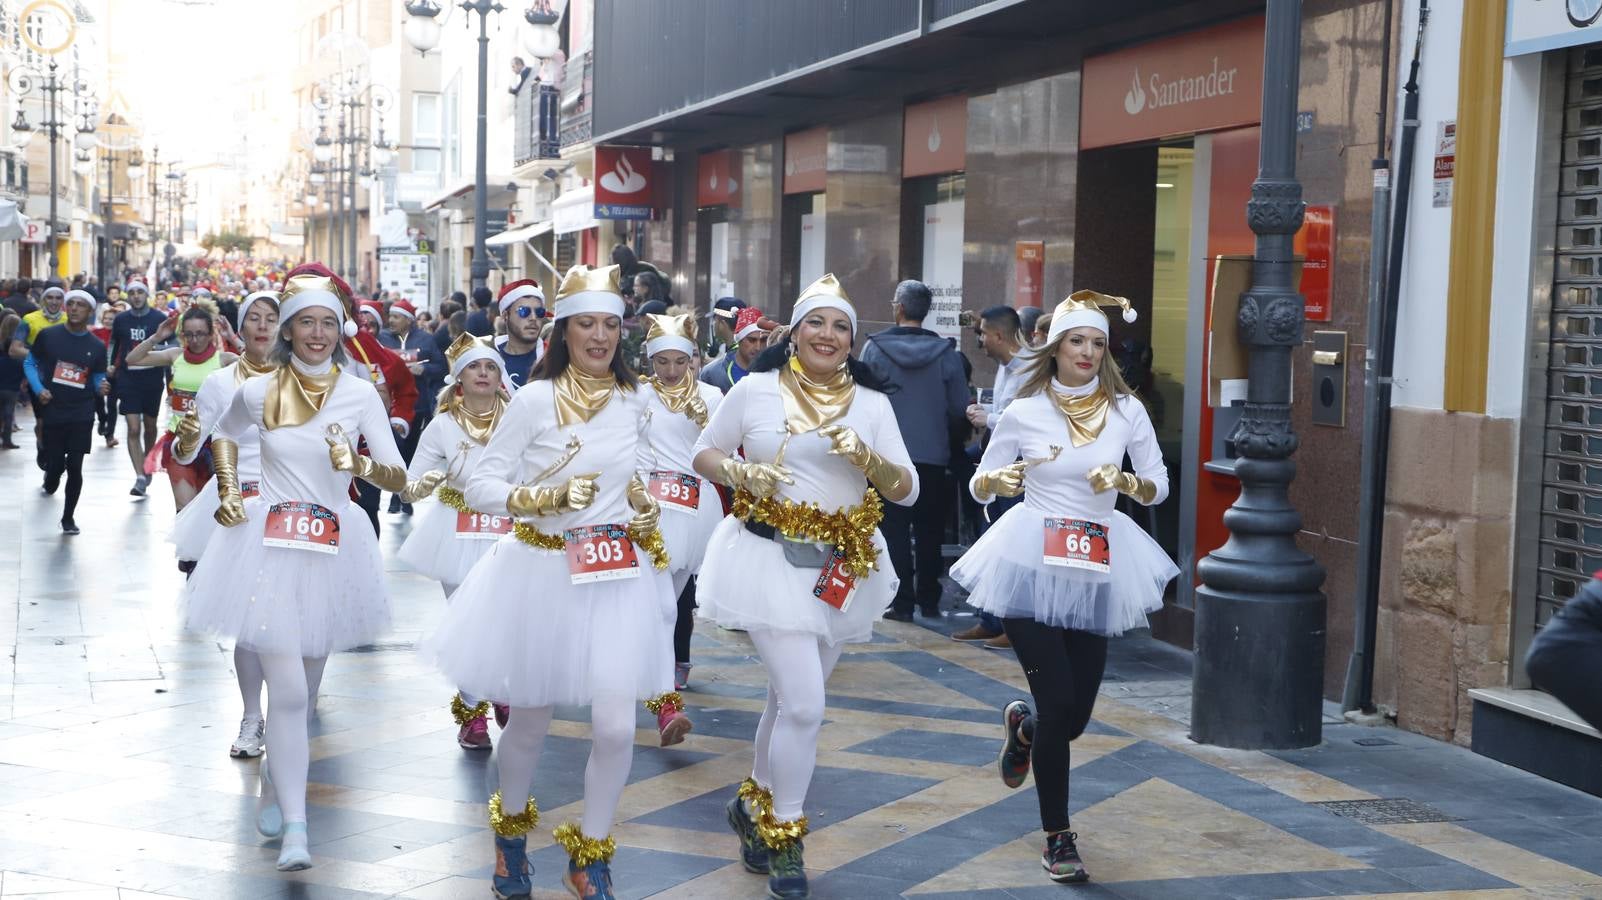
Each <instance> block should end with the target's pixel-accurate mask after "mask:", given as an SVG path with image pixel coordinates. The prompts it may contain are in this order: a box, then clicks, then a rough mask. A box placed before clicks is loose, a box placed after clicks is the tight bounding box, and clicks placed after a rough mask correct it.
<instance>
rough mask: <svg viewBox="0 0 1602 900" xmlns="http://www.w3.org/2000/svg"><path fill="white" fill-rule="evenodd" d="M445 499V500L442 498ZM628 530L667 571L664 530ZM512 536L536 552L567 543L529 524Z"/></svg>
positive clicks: (519, 526) (653, 562)
mask: <svg viewBox="0 0 1602 900" xmlns="http://www.w3.org/2000/svg"><path fill="white" fill-rule="evenodd" d="M441 499H444V498H441ZM627 530H628V535H629V540H631V541H633V542H634V546H636V547H639V548H640V549H641V550H644V551H645V552H646V553H647V554H649V555H650V557H651V565H652V566H654V567H656V568H657V569H662V570H666V569H667V567H668V552H667V544H666V543H665V542H664V541H663V540H662V530H661V529H659V528H657V529H652V530H651V531H648V532H646V533H645V534H641V533H639V532H637V531H635V530H634V529H633V528H632V527H630V528H629V529H627ZM512 536H513V537H516V538H517V539H518V540H520V541H522V542H523V543H525V544H527V545H528V546H530V547H533V548H534V549H536V550H557V551H561V550H565V549H567V541H564V540H562V536H561V535H559V534H546V533H545V532H543V531H541V530H539V529H538V528H535V527H534V526H533V525H530V524H528V523H527V522H518V523H517V524H516V525H513V526H512Z"/></svg>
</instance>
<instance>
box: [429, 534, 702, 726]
mask: <svg viewBox="0 0 1602 900" xmlns="http://www.w3.org/2000/svg"><path fill="white" fill-rule="evenodd" d="M636 550H637V552H638V553H639V554H640V577H638V578H629V579H620V580H617V581H605V582H597V583H593V584H579V585H576V584H573V583H572V582H571V581H570V580H569V577H568V570H567V557H566V555H565V554H563V553H561V552H559V551H551V550H539V549H536V548H534V547H530V546H528V545H526V544H523V543H521V542H519V541H518V540H517V539H516V538H514V537H512V536H510V535H507V536H505V537H502V538H501V539H500V540H498V541H496V542H495V543H494V544H493V545H492V547H491V549H490V551H489V553H488V555H486V556H485V557H484V559H483V560H482V561H481V562H480V563H479V564H478V565H476V566H474V567H473V571H472V572H471V573H470V574H468V576H467V578H466V579H465V580H464V581H463V582H462V585H461V587H459V588H457V589H456V593H454V594H452V595H451V600H450V605H449V606H448V607H447V608H446V610H445V615H444V619H443V620H442V621H441V623H440V626H439V629H438V630H437V631H435V632H434V633H433V634H432V635H430V636H429V637H428V638H427V639H426V640H424V641H423V642H422V644H421V645H420V646H419V647H418V653H419V654H420V655H421V656H422V658H423V659H424V660H425V661H426V662H429V663H432V664H433V665H434V667H435V668H437V669H439V670H440V671H441V672H442V673H444V674H445V676H446V677H447V678H448V679H449V680H450V681H451V683H452V684H455V685H456V686H457V687H459V688H460V689H461V690H463V691H465V692H466V693H468V694H471V695H473V696H475V697H488V698H490V699H492V700H495V701H496V702H499V703H509V704H511V705H512V706H528V707H536V706H549V705H551V704H567V705H573V706H584V705H587V704H589V703H590V701H591V700H592V699H593V698H595V697H615V696H619V695H622V696H628V697H631V698H635V699H641V700H644V699H648V698H650V697H654V696H656V695H658V694H660V693H662V692H664V691H670V690H672V689H673V640H672V633H671V631H670V630H669V629H670V626H669V625H666V624H664V623H665V622H671V621H672V620H671V618H664V616H666V615H667V612H666V611H667V610H671V609H676V608H677V607H676V605H675V599H674V597H673V581H672V579H671V578H669V577H668V574H667V573H666V572H658V571H657V570H656V569H655V568H653V567H652V566H651V563H650V560H649V558H648V557H646V556H645V554H644V551H639V550H638V548H636Z"/></svg>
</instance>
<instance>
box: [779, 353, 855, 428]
mask: <svg viewBox="0 0 1602 900" xmlns="http://www.w3.org/2000/svg"><path fill="white" fill-rule="evenodd" d="M856 395H857V383H856V382H855V381H852V380H851V373H850V372H849V371H847V370H846V367H845V366H841V367H840V368H838V369H836V370H834V374H832V375H830V376H829V379H828V380H827V381H813V380H812V378H811V377H810V376H808V375H807V373H806V371H805V370H804V369H802V368H801V361H800V360H799V359H796V358H795V357H793V356H792V357H790V362H789V364H788V365H785V366H783V367H781V368H780V369H779V397H780V398H782V399H783V400H784V424H785V426H786V427H787V428H788V429H789V430H790V433H791V434H804V433H806V432H808V431H816V430H817V429H819V428H822V427H823V426H825V425H827V424H829V423H830V422H833V421H834V420H836V419H838V418H840V417H841V416H843V415H845V414H846V410H849V409H850V408H851V400H852V398H854V397H855V396H856Z"/></svg>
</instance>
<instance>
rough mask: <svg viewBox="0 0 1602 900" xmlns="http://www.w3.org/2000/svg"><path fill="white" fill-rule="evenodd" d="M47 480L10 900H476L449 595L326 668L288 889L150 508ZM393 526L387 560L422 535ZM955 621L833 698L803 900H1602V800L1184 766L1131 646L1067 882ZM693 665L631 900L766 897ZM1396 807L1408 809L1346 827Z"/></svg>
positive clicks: (1462, 780)
mask: <svg viewBox="0 0 1602 900" xmlns="http://www.w3.org/2000/svg"><path fill="white" fill-rule="evenodd" d="M21 437H22V438H23V440H24V447H25V448H31V436H28V435H22V436H21ZM31 457H32V454H31V452H29V450H28V449H24V450H19V451H12V452H7V453H4V454H0V480H3V483H4V486H5V490H6V496H8V497H9V498H10V499H9V500H8V501H7V502H6V503H4V504H3V505H0V578H3V579H4V580H3V582H0V613H3V615H0V641H3V642H4V643H5V644H6V645H7V646H8V647H9V648H10V650H11V653H12V664H11V666H10V668H9V670H8V672H7V675H6V678H5V679H4V680H0V896H3V897H5V898H6V900H12V898H22V897H49V898H52V900H102V898H105V900H110V898H121V900H132V898H149V897H193V898H231V897H238V898H252V900H266V898H329V900H334V898H341V900H342V898H377V897H392V896H399V897H411V898H482V897H487V896H489V884H488V877H489V871H490V863H491V858H492V851H491V842H490V836H489V832H488V831H487V829H486V827H485V814H484V806H483V801H484V798H485V796H486V795H487V793H488V791H487V789H486V786H485V784H486V779H493V774H494V765H493V757H492V755H491V754H478V755H472V754H469V753H467V752H464V751H462V750H461V749H459V748H458V747H457V746H456V744H455V741H454V736H455V734H454V725H453V724H452V723H451V720H450V716H449V713H448V711H447V709H446V706H447V702H448V700H449V697H450V688H449V687H448V686H447V685H446V684H445V682H444V681H443V680H442V679H441V678H439V677H438V676H437V675H436V674H434V673H433V672H431V671H429V670H428V669H427V668H426V667H424V666H422V665H420V664H419V663H418V661H417V660H416V658H415V655H414V653H413V652H412V648H413V645H414V643H415V642H416V641H417V640H418V638H419V637H420V636H421V635H422V634H424V633H426V631H427V630H428V628H429V623H430V620H431V617H433V616H435V615H437V614H438V611H439V608H440V605H441V601H440V599H439V590H438V588H437V587H436V586H434V585H433V584H431V583H429V582H427V581H425V580H423V579H422V578H419V577H417V576H415V575H412V574H409V573H407V572H404V571H402V570H401V569H400V568H399V567H392V568H391V570H390V572H389V579H390V587H391V589H392V592H393V596H394V600H395V612H396V615H395V621H396V630H395V631H394V633H393V634H391V635H388V636H386V637H385V638H384V640H383V641H382V643H380V644H379V645H377V646H375V647H372V648H370V649H369V650H366V651H364V652H357V653H347V654H342V655H340V656H338V657H336V658H335V659H334V660H332V661H331V662H330V664H329V667H328V674H327V677H326V679H325V681H324V685H323V695H322V699H321V703H320V705H319V708H318V710H317V718H316V722H315V724H314V726H313V729H312V734H313V736H314V738H313V742H312V759H313V762H312V769H311V780H312V782H313V785H312V788H311V797H310V800H311V803H312V807H311V814H310V832H311V836H312V851H313V854H314V857H315V861H316V865H315V867H314V868H312V869H310V870H308V871H305V872H300V873H295V874H292V875H284V874H279V873H278V872H276V871H274V868H273V862H274V859H275V857H276V850H275V849H274V848H273V847H270V846H268V845H267V844H266V843H265V842H263V841H262V840H261V839H260V838H258V837H257V835H256V834H255V832H254V830H253V828H252V826H251V823H250V818H249V815H248V813H249V811H250V810H251V809H252V808H253V796H254V793H255V788H256V763H255V762H238V761H235V760H232V759H229V758H228V755H227V748H228V744H229V741H230V740H231V739H232V737H233V735H234V733H235V730H236V726H237V721H238V715H239V699H238V695H237V690H236V687H235V683H234V679H233V674H232V671H231V655H230V653H229V652H228V651H229V648H227V647H226V646H221V645H219V644H218V643H216V642H215V641H212V640H208V639H204V638H201V637H197V636H193V635H186V634H184V633H182V632H181V631H180V630H179V629H178V628H177V627H176V624H175V604H174V602H173V598H174V597H175V595H176V593H177V590H178V587H179V584H180V578H181V576H179V574H178V573H177V571H176V570H175V568H174V565H173V563H172V560H171V554H170V548H169V547H168V546H167V545H166V544H164V543H163V536H164V535H165V533H166V530H167V527H168V525H169V523H170V521H171V518H172V514H171V500H170V496H169V494H168V492H167V490H166V487H165V485H162V484H158V485H157V486H156V487H155V488H153V489H152V491H151V497H150V498H149V499H148V500H145V501H137V500H134V499H133V498H130V497H129V496H128V495H127V489H128V486H129V484H130V482H131V480H132V479H131V476H130V474H129V473H130V469H129V466H128V461H127V457H126V455H125V454H124V453H123V452H122V451H121V450H117V451H109V452H108V451H104V450H97V451H96V452H95V453H94V455H93V456H92V457H91V458H90V459H89V460H88V462H87V465H86V468H87V471H88V488H87V490H86V493H85V499H84V504H83V506H82V508H81V509H80V511H79V515H78V522H79V524H80V525H81V526H82V527H83V530H84V531H83V534H82V535H80V536H78V537H73V538H65V537H62V536H61V535H60V534H59V532H58V530H57V528H56V524H55V523H56V519H57V518H58V517H59V503H60V501H59V499H58V498H50V497H43V496H41V495H40V493H39V491H38V487H37V485H38V480H39V475H38V472H37V470H36V469H35V468H34V466H33V461H32V458H31ZM382 518H383V526H384V533H383V544H384V546H385V548H386V549H388V550H393V549H394V548H395V547H396V546H398V543H399V541H400V540H401V539H402V538H403V537H404V535H405V528H406V524H405V520H404V519H403V518H402V517H399V516H387V515H386V516H384V517H382ZM951 606H952V608H957V606H956V604H955V603H953V604H951ZM968 621H969V620H967V619H965V618H952V617H948V618H947V619H946V620H945V621H944V622H941V623H937V624H936V627H935V628H925V627H921V626H920V625H906V624H898V623H892V622H885V623H881V624H880V626H879V631H878V634H877V636H876V639H875V641H874V642H873V643H871V644H867V645H863V646H859V647H853V648H852V649H851V651H850V652H849V653H848V654H847V655H846V657H845V658H844V660H843V661H842V663H841V665H840V667H839V669H838V671H837V672H836V673H835V676H834V678H833V680H832V681H831V682H830V684H829V701H830V702H829V708H828V713H827V720H826V723H825V724H824V726H823V730H822V735H821V739H820V741H821V746H820V748H819V768H818V772H817V777H816V778H815V780H814V782H813V787H812V792H811V795H810V796H809V798H808V813H809V815H810V818H811V821H812V826H813V829H814V830H813V833H812V836H811V837H810V838H809V839H808V841H807V864H808V867H809V869H810V870H811V874H812V876H813V884H814V896H816V897H819V898H825V897H832V898H850V900H868V898H880V897H897V896H905V897H919V898H941V897H964V898H1012V897H1015V898H1034V897H1065V896H1074V897H1092V896H1095V897H1176V898H1191V897H1312V896H1391V897H1415V896H1430V897H1475V898H1504V897H1602V800H1599V799H1597V798H1593V797H1590V796H1586V795H1584V794H1580V793H1577V792H1575V791H1571V790H1569V789H1567V788H1563V787H1560V786H1557V785H1554V784H1551V783H1548V782H1545V781H1542V780H1540V779H1537V778H1534V777H1532V776H1529V775H1526V774H1525V773H1522V772H1520V771H1517V770H1514V769H1510V768H1507V767H1505V766H1502V765H1500V764H1497V763H1494V762H1491V761H1488V760H1485V759H1483V758H1480V757H1477V756H1474V755H1473V754H1471V753H1469V752H1468V751H1466V750H1464V749H1461V748H1458V747H1452V746H1447V745H1443V744H1440V743H1437V742H1434V741H1430V740H1427V739H1424V738H1420V737H1417V736H1414V735H1410V734H1407V733H1404V732H1399V731H1396V730H1394V729H1372V728H1361V727H1356V726H1351V725H1345V724H1333V723H1332V724H1330V725H1327V726H1326V728H1325V731H1324V737H1325V741H1324V743H1323V744H1322V745H1321V746H1319V747H1317V748H1314V749H1311V750H1305V751H1298V752H1291V753H1272V754H1270V753H1252V752H1238V751H1225V750H1218V749H1214V748H1209V747H1202V746H1197V745H1194V744H1192V743H1190V742H1189V741H1188V740H1187V739H1186V728H1185V725H1184V718H1185V716H1186V715H1187V714H1188V706H1189V701H1188V694H1189V682H1188V677H1189V676H1188V673H1189V665H1190V663H1189V658H1188V657H1187V656H1186V655H1185V654H1184V653H1181V652H1179V651H1177V650H1174V649H1172V648H1169V647H1166V646H1164V645H1161V644H1158V643H1156V642H1153V641H1151V640H1150V639H1145V638H1139V637H1136V638H1130V639H1124V640H1120V641H1116V642H1115V643H1114V649H1113V654H1112V661H1111V664H1110V667H1109V678H1108V680H1107V683H1106V685H1105V687H1104V689H1103V692H1102V698H1101V700H1100V702H1099V704H1098V706H1097V710H1096V721H1095V722H1094V723H1093V724H1092V727H1091V729H1090V732H1089V733H1087V734H1086V735H1085V736H1084V737H1083V738H1082V739H1081V740H1079V741H1078V742H1077V743H1075V745H1074V750H1073V764H1074V770H1073V815H1074V828H1075V830H1077V831H1078V832H1079V834H1080V848H1081V850H1082V852H1083V854H1084V857H1085V859H1086V862H1087V865H1088V866H1089V868H1090V871H1091V872H1092V873H1093V875H1094V877H1095V881H1094V882H1092V883H1091V884H1088V885H1082V886H1078V887H1059V886H1056V885H1052V884H1050V883H1049V882H1048V881H1047V880H1046V879H1045V877H1044V875H1043V873H1042V872H1041V871H1040V867H1039V862H1038V853H1039V839H1038V833H1037V831H1036V827H1037V818H1036V807H1035V798H1034V794H1033V791H1032V790H1031V789H1030V787H1029V786H1027V785H1026V786H1025V787H1024V788H1023V789H1021V790H1017V791H1009V790H1008V789H1006V788H1005V787H1004V786H1003V785H1002V784H1001V783H1000V781H999V780H998V779H997V778H996V775H995V754H996V751H997V749H998V747H999V731H1000V729H999V727H998V724H997V720H998V710H999V708H1000V707H1001V705H1002V704H1003V703H1005V702H1006V701H1007V700H1009V699H1011V698H1013V697H1015V696H1023V695H1024V694H1025V692H1024V687H1023V686H1024V682H1023V678H1022V675H1021V672H1020V671H1019V669H1018V666H1017V663H1016V661H1015V660H1014V659H1013V657H1012V656H1011V654H1010V653H998V652H995V651H989V650H985V649H982V648H980V647H977V646H970V645H965V644H959V643H956V642H953V641H951V640H949V639H948V638H947V637H946V635H945V633H943V632H944V631H949V630H950V629H952V628H954V627H959V626H962V625H965V624H967V622H968ZM695 656H696V660H695V661H696V667H695V670H694V672H693V675H692V690H691V691H690V692H689V694H688V695H687V697H688V700H689V704H690V712H691V713H692V715H693V716H694V719H695V724H696V728H695V733H694V734H693V735H692V736H691V737H690V738H689V740H688V741H687V742H685V743H684V744H683V745H681V746H680V747H678V748H674V749H668V750H663V749H660V748H658V747H656V746H655V745H656V734H655V730H654V728H653V727H652V723H651V721H650V719H649V717H648V716H647V715H646V714H645V713H644V712H643V711H642V713H641V717H640V731H639V734H638V743H637V746H636V753H635V759H634V767H633V774H632V777H631V783H630V787H629V788H628V790H627V791H626V792H625V793H624V795H623V804H622V808H621V809H620V811H619V821H620V824H619V825H618V827H617V828H616V830H615V834H616V836H617V839H618V843H619V845H620V849H619V851H618V855H617V858H616V862H615V867H614V872H615V875H616V880H617V885H618V889H619V892H620V896H623V897H645V896H656V897H672V898H724V897H728V898H743V897H759V896H762V895H763V889H764V883H763V881H762V880H761V879H760V878H758V877H757V876H753V875H749V874H747V873H745V872H744V871H743V870H742V869H741V868H740V866H739V864H738V861H737V852H736V850H737V848H736V843H735V840H734V838H733V836H732V835H731V834H729V833H728V831H727V828H726V826H725V825H724V823H723V820H722V809H721V807H722V803H723V802H724V800H725V799H726V798H727V797H728V796H729V795H730V793H731V792H732V790H733V789H734V786H735V785H736V784H737V783H738V782H739V780H740V779H741V778H742V777H743V776H745V775H746V774H747V773H748V772H749V769H750V739H751V735H752V732H753V730H754V728H755V725H756V721H757V717H758V714H759V712H760V709H761V705H762V699H761V698H762V694H763V689H764V679H763V673H762V669H761V667H760V666H759V665H758V664H757V662H756V660H755V659H754V657H753V655H752V651H751V647H750V645H749V643H748V642H747V641H746V640H745V639H744V638H743V636H741V635H739V634H735V633H731V632H725V631H720V630H718V629H716V628H713V627H710V626H707V625H705V624H704V623H703V624H702V625H701V626H700V629H699V631H698V633H697V635H696V646H695ZM585 734H586V725H585V724H584V719H583V717H582V715H581V714H580V713H579V712H577V711H565V712H564V714H562V715H560V716H559V717H558V721H557V722H556V724H555V726H554V728H553V735H552V739H551V740H550V741H549V742H548V744H547V746H546V751H545V755H544V757H543V759H542V763H541V771H540V774H539V778H538V780H537V782H536V784H535V793H536V796H537V797H538V798H539V802H540V806H541V808H542V810H543V815H544V820H545V822H547V823H557V822H560V821H562V820H564V819H566V818H569V817H570V816H571V814H573V813H575V812H576V811H577V809H578V808H579V806H580V803H581V800H580V786H581V780H582V771H583V766H584V759H585V754H586V752H587V749H586V742H585ZM1379 799H1391V800H1411V801H1415V803H1414V804H1413V805H1411V806H1405V807H1402V808H1398V807H1397V805H1395V804H1392V805H1389V806H1377V805H1376V804H1373V803H1364V802H1357V803H1351V804H1347V805H1345V806H1333V805H1331V804H1333V803H1338V802H1340V801H1373V800H1379ZM1354 816H1357V817H1355V818H1354ZM549 834H550V832H549V830H548V828H542V829H541V830H539V831H538V832H536V833H535V834H533V835H531V840H530V847H531V849H532V850H533V858H534V862H535V865H536V874H535V884H536V890H535V896H536V897H541V898H550V897H561V896H566V894H565V893H563V892H562V888H561V884H560V874H561V872H562V870H563V866H564V859H563V856H562V853H561V851H560V850H559V849H558V848H557V847H555V846H554V845H552V844H551V842H550V838H549Z"/></svg>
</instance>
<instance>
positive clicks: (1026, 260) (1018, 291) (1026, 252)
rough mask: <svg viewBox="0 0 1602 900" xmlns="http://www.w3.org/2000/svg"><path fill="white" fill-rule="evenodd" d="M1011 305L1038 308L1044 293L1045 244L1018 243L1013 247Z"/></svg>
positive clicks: (1033, 242) (1037, 242) (1042, 242)
mask: <svg viewBox="0 0 1602 900" xmlns="http://www.w3.org/2000/svg"><path fill="white" fill-rule="evenodd" d="M1012 270H1013V286H1012V305H1013V308H1014V309H1023V308H1024V307H1026V306H1033V307H1036V308H1039V307H1040V305H1041V304H1040V301H1041V297H1042V296H1043V295H1044V293H1045V281H1046V242H1045V241H1018V242H1017V243H1016V244H1014V246H1013V264H1012Z"/></svg>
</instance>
